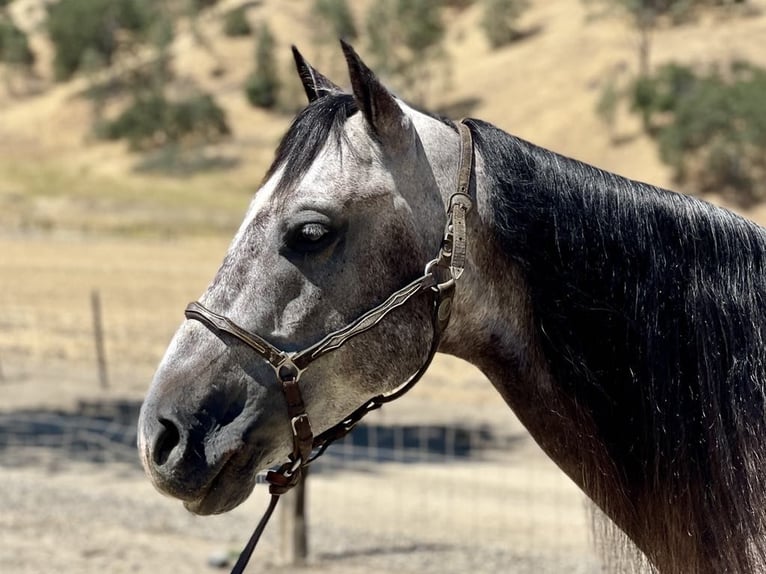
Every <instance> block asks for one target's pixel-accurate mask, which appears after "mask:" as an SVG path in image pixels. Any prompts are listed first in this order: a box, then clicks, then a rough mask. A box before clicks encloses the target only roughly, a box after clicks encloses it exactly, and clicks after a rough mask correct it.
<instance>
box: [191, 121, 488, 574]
mask: <svg viewBox="0 0 766 574" xmlns="http://www.w3.org/2000/svg"><path fill="white" fill-rule="evenodd" d="M457 127H458V132H459V133H460V164H459V168H458V185H457V191H456V192H455V193H454V194H453V195H452V196H451V197H450V200H449V205H448V207H447V223H446V226H445V230H444V236H443V238H442V243H441V247H440V248H439V253H438V255H437V257H436V258H435V259H433V260H431V261H430V262H429V263H428V264H427V265H426V267H425V271H424V272H423V275H422V276H421V277H419V278H417V279H415V280H414V281H412V282H411V283H409V284H407V285H405V286H404V287H402V288H401V289H399V290H397V291H395V292H394V293H392V294H391V295H390V296H389V297H388V299H386V300H385V301H384V302H383V303H381V304H380V305H378V306H376V307H373V308H372V309H370V310H369V311H367V312H366V313H364V314H362V315H360V316H359V317H358V318H357V319H355V320H354V321H352V322H351V323H349V324H348V325H346V326H345V327H342V328H340V329H338V330H336V331H333V332H331V333H329V334H328V335H326V336H325V337H324V338H322V339H321V340H320V341H318V342H317V343H314V344H313V345H311V346H309V347H306V348H305V349H302V350H300V351H294V352H288V351H283V350H282V349H279V348H278V347H276V346H274V345H272V344H271V343H269V342H268V341H267V340H266V339H264V338H262V337H261V336H260V335H258V334H256V333H252V332H250V331H247V330H246V329H243V328H242V327H240V326H239V325H237V324H236V323H235V322H234V321H232V320H231V319H229V318H228V317H225V316H223V315H219V314H218V313H214V312H213V311H210V310H209V309H207V308H206V307H204V306H203V305H202V304H201V303H199V302H197V301H194V302H192V303H189V305H188V306H187V307H186V312H185V315H186V318H187V319H194V320H196V321H199V322H200V323H202V324H203V325H205V326H206V327H207V328H208V329H210V330H211V331H213V332H214V333H216V334H219V335H220V334H223V333H225V334H227V335H231V336H233V337H235V338H236V339H239V340H240V341H241V342H242V343H244V344H246V345H247V346H248V347H250V348H251V349H252V350H253V351H255V352H256V354H258V355H259V356H260V357H261V358H262V359H264V360H265V361H266V362H267V363H268V364H269V365H270V366H271V368H272V369H273V370H274V374H275V376H276V378H277V380H279V382H280V383H281V384H282V390H283V392H284V394H285V400H286V402H287V412H288V416H289V417H290V428H291V429H292V435H293V451H292V453H291V454H290V456H289V458H288V461H287V462H286V463H285V464H283V465H282V466H280V467H279V468H278V469H277V470H272V471H269V472H268V473H267V475H266V481H267V482H268V483H269V492H270V494H271V502H270V503H269V506H268V508H267V510H266V512H265V514H264V515H263V517H262V518H261V521H260V522H259V524H258V527H257V528H256V529H255V532H253V534H252V536H251V537H250V540H249V541H248V543H247V545H246V546H245V548H244V550H243V551H242V553H241V554H240V556H239V559H238V560H237V563H236V564H235V565H234V568H233V569H232V574H240V573H241V572H243V571H244V569H245V567H246V566H247V562H248V561H249V559H250V555H251V554H252V552H253V550H254V549H255V545H256V544H257V542H258V539H259V538H260V536H261V534H262V532H263V530H264V529H265V527H266V524H267V523H268V520H269V518H270V517H271V514H272V513H273V511H274V509H275V508H276V505H277V502H278V500H279V497H280V496H281V495H282V494H284V493H285V492H287V491H288V490H290V489H291V488H292V487H294V486H295V485H296V484H298V482H299V480H300V478H301V471H302V469H303V468H305V467H307V466H308V465H309V464H311V463H312V462H313V461H314V460H316V459H317V457H319V456H321V455H322V454H323V453H324V451H325V450H326V449H327V447H328V446H330V444H332V443H333V442H335V441H336V440H338V439H340V438H343V437H344V436H346V435H347V434H348V433H349V432H350V431H351V430H352V429H353V428H354V426H355V425H356V424H357V423H358V422H359V421H360V420H361V419H362V418H363V417H364V416H365V415H367V413H369V412H371V411H374V410H376V409H378V408H380V407H381V406H383V405H384V404H385V403H388V402H391V401H393V400H396V399H398V398H399V397H401V396H402V395H404V394H405V393H406V392H407V391H409V390H410V389H411V388H412V387H413V386H414V385H415V383H417V382H418V381H419V380H420V378H421V377H422V376H423V374H424V373H425V371H426V369H427V368H428V366H429V365H430V364H431V361H432V360H433V357H434V355H435V354H436V350H437V348H438V346H439V342H440V340H441V335H442V333H443V331H444V329H445V328H446V326H447V324H448V323H449V319H450V314H451V311H452V300H453V297H454V294H455V280H456V279H458V278H459V277H460V275H461V274H462V273H463V270H464V269H465V263H466V254H467V229H466V215H467V214H468V212H469V211H470V209H471V207H472V205H473V202H472V201H471V197H470V194H469V188H470V180H471V173H472V170H473V140H472V137H471V130H470V129H469V128H468V126H466V125H465V124H464V123H463V122H462V121H461V122H460V123H458V124H457ZM423 292H426V293H430V294H431V297H432V304H431V323H432V327H433V338H432V339H431V346H430V348H429V350H428V355H427V357H426V359H425V361H424V363H423V364H422V366H421V367H420V368H419V369H418V370H417V371H416V372H415V373H414V374H413V375H412V376H411V377H410V378H409V379H407V381H406V382H404V383H403V384H402V385H401V386H400V387H399V388H398V389H397V390H395V391H394V392H392V393H390V394H387V395H378V396H376V397H373V398H372V399H370V400H369V401H367V402H366V403H365V404H363V405H362V406H360V407H359V408H358V409H357V410H355V411H354V412H353V413H351V414H350V415H348V416H347V417H346V418H345V419H343V420H342V421H341V422H339V423H338V424H336V425H335V426H333V427H331V428H330V429H328V430H326V431H324V432H323V433H321V434H319V435H318V436H314V433H313V431H312V429H311V423H310V421H309V416H308V414H307V413H306V406H305V404H304V402H303V397H302V395H301V391H300V386H299V385H298V382H299V380H300V377H301V375H302V374H303V372H304V371H305V370H306V369H307V368H308V367H309V365H310V364H311V363H312V362H314V361H315V360H317V359H318V358H319V357H321V356H323V355H326V354H327V353H330V352H332V351H335V350H336V349H339V348H340V347H342V346H343V345H344V344H346V343H347V342H348V341H349V340H350V339H352V338H353V337H356V336H357V335H360V334H362V333H364V332H366V331H369V330H370V329H372V328H373V327H375V326H376V325H377V324H378V323H380V322H381V321H382V320H383V319H384V318H385V317H386V316H387V315H388V314H389V313H391V312H392V311H393V310H394V309H398V308H399V307H401V306H402V305H404V304H405V303H407V302H408V301H409V300H410V299H412V298H413V297H415V296H416V295H418V294H420V293H423Z"/></svg>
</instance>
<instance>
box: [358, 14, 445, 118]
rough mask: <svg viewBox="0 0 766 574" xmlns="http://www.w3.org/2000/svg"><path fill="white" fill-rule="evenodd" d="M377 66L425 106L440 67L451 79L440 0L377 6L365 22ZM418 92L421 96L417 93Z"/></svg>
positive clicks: (443, 75) (442, 75) (373, 59)
mask: <svg viewBox="0 0 766 574" xmlns="http://www.w3.org/2000/svg"><path fill="white" fill-rule="evenodd" d="M365 30H366V32H367V37H368V42H369V48H370V52H371V53H372V56H373V58H372V62H373V65H374V66H375V67H376V69H377V70H379V71H380V72H381V73H383V74H386V75H387V76H388V77H389V78H390V79H391V80H392V82H393V83H394V84H395V85H398V87H399V88H400V90H401V91H402V92H404V93H405V95H407V96H409V97H411V98H413V99H414V100H416V101H417V102H418V103H419V104H425V103H426V102H425V100H426V94H427V93H428V90H429V84H430V81H431V79H432V76H433V73H434V68H435V67H436V65H437V64H440V63H441V64H444V65H445V70H443V71H442V73H441V74H439V75H440V76H441V77H443V78H447V77H448V76H449V71H448V69H447V67H448V64H449V59H448V56H447V53H446V51H445V50H444V34H445V27H444V22H443V19H442V3H441V2H440V1H439V0H388V1H383V2H378V3H374V4H373V5H372V6H371V8H370V11H369V12H368V13H367V17H366V20H365ZM415 89H417V90H418V91H417V92H413V90H415Z"/></svg>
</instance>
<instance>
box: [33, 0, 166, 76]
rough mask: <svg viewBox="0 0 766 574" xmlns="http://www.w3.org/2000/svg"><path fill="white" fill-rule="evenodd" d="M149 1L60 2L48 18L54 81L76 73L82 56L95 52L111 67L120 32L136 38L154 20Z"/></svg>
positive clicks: (76, 0)
mask: <svg viewBox="0 0 766 574" xmlns="http://www.w3.org/2000/svg"><path fill="white" fill-rule="evenodd" d="M151 6H152V4H151V2H149V0H145V1H141V0H61V1H60V2H58V3H56V4H53V6H52V7H51V9H50V13H49V15H48V34H49V36H50V38H51V42H52V43H53V47H54V50H55V55H54V62H53V65H54V71H55V74H56V79H58V80H67V79H69V78H70V77H71V76H72V75H73V74H74V73H75V72H77V71H78V69H79V67H80V64H81V60H82V57H83V54H85V53H86V51H88V50H93V51H95V52H97V53H98V54H99V55H100V57H101V58H103V60H104V61H105V62H106V63H107V64H110V63H111V61H112V58H113V57H114V54H115V52H116V51H117V48H118V43H117V37H118V32H119V31H120V30H122V31H125V32H128V33H132V34H133V35H134V36H135V37H139V36H140V35H141V33H142V32H143V31H146V30H148V28H149V26H150V23H151V22H152V20H153V17H152V12H151V8H150V7H151Z"/></svg>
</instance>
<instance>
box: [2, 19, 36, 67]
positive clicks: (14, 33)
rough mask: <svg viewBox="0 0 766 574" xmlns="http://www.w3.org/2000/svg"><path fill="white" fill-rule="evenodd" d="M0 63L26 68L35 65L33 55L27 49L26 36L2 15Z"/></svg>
mask: <svg viewBox="0 0 766 574" xmlns="http://www.w3.org/2000/svg"><path fill="white" fill-rule="evenodd" d="M0 62H5V63H7V64H15V65H21V66H27V67H29V66H31V65H32V64H34V63H35V55H34V52H32V50H31V49H30V48H29V41H28V40H27V36H26V34H24V32H22V31H21V30H19V29H18V28H17V27H16V26H15V25H14V23H13V22H11V21H10V19H5V18H3V17H2V15H0Z"/></svg>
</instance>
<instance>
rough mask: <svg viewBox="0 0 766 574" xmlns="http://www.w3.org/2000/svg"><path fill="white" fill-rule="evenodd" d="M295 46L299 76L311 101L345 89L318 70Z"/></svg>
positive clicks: (294, 56) (294, 54)
mask: <svg viewBox="0 0 766 574" xmlns="http://www.w3.org/2000/svg"><path fill="white" fill-rule="evenodd" d="M292 48H293V58H294V59H295V67H296V68H297V70H298V76H299V77H300V79H301V83H302V84H303V89H304V90H305V91H306V96H308V99H309V103H311V102H313V101H314V100H317V99H319V98H321V97H322V96H327V95H329V94H339V93H341V92H342V91H343V89H342V88H341V87H340V86H338V85H336V84H335V83H333V82H332V80H330V79H328V78H327V77H325V76H324V75H322V74H320V73H319V72H317V71H316V70H315V69H314V68H313V67H312V66H311V64H309V63H308V62H307V61H306V58H304V57H303V54H301V53H300V52H299V51H298V48H296V47H295V46H293V47H292Z"/></svg>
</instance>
